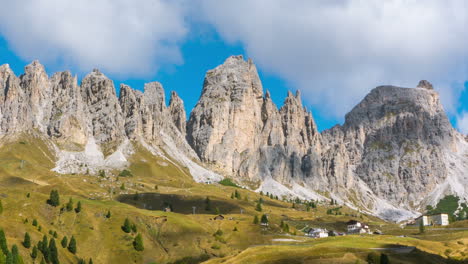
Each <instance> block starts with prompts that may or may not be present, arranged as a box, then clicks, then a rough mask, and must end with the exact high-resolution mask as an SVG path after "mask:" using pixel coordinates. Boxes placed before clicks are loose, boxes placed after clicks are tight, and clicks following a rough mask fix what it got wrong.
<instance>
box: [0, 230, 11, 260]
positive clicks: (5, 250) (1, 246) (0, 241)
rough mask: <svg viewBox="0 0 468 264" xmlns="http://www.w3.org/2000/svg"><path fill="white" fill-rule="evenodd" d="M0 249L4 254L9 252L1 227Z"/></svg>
mask: <svg viewBox="0 0 468 264" xmlns="http://www.w3.org/2000/svg"><path fill="white" fill-rule="evenodd" d="M0 249H1V250H2V252H3V254H4V255H5V256H6V255H7V253H8V252H9V250H8V244H7V241H6V237H5V232H4V231H3V229H1V228H0Z"/></svg>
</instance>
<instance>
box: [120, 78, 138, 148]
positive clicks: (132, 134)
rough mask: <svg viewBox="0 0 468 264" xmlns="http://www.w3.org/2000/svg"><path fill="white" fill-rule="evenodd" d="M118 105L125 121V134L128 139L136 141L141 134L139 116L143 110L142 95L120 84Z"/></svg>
mask: <svg viewBox="0 0 468 264" xmlns="http://www.w3.org/2000/svg"><path fill="white" fill-rule="evenodd" d="M119 103H120V108H121V109H122V115H123V118H124V120H125V125H124V127H125V133H126V135H127V136H128V137H129V138H130V139H136V138H137V137H138V136H141V135H142V134H143V124H142V116H141V114H142V111H143V110H144V109H143V108H144V100H143V94H142V93H141V92H140V91H137V90H133V89H132V88H130V86H128V85H125V84H121V85H120V95H119Z"/></svg>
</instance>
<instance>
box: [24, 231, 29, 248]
mask: <svg viewBox="0 0 468 264" xmlns="http://www.w3.org/2000/svg"><path fill="white" fill-rule="evenodd" d="M23 246H24V247H25V248H30V247H31V237H30V236H29V233H28V232H26V234H24V240H23Z"/></svg>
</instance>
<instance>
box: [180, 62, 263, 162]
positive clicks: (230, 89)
mask: <svg viewBox="0 0 468 264" xmlns="http://www.w3.org/2000/svg"><path fill="white" fill-rule="evenodd" d="M262 103H263V90H262V86H261V83H260V80H259V77H258V73H257V70H256V68H255V65H254V64H253V63H252V61H244V59H243V57H242V56H231V57H229V58H228V59H226V61H225V62H224V64H222V65H220V66H218V67H216V68H215V69H213V70H210V71H208V72H207V73H206V76H205V81H204V85H203V90H202V95H201V97H200V100H199V101H198V103H197V105H196V106H195V108H194V109H193V111H192V113H191V115H190V119H189V122H188V125H187V138H188V141H189V143H190V144H191V145H192V147H193V148H194V149H195V151H196V152H197V153H198V155H199V157H200V158H201V159H202V160H204V161H207V162H217V163H219V165H220V166H222V167H224V169H225V170H226V171H235V169H236V168H237V167H238V166H239V162H240V159H239V156H240V153H242V152H244V151H245V150H247V149H250V148H251V147H252V146H256V145H258V142H256V135H258V133H259V131H260V130H261V128H262V126H263V122H262V120H261V107H262ZM220 157H224V161H221V158H220Z"/></svg>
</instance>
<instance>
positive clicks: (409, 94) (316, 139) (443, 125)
mask: <svg viewBox="0 0 468 264" xmlns="http://www.w3.org/2000/svg"><path fill="white" fill-rule="evenodd" d="M24 133H29V134H32V135H35V136H37V137H40V138H43V139H44V140H45V142H46V145H47V146H48V148H49V151H50V152H51V153H53V155H55V157H54V160H53V162H54V163H55V166H54V167H53V170H54V171H55V172H58V173H61V174H74V173H81V174H91V175H96V174H98V172H99V171H100V170H105V171H115V170H122V169H123V168H128V167H131V166H132V165H133V164H134V163H135V160H133V159H132V157H133V156H135V155H138V154H139V153H140V152H141V151H143V150H144V151H147V152H149V153H151V154H152V155H154V156H156V157H159V158H161V159H163V160H165V161H164V162H166V163H171V164H173V165H174V166H175V167H177V168H179V169H180V170H187V171H188V173H189V174H190V175H191V176H192V178H193V179H194V180H195V181H197V182H205V183H212V182H214V181H219V180H221V179H222V178H223V177H230V178H232V179H234V180H235V181H236V182H237V183H239V184H241V185H243V186H246V187H248V188H250V189H252V190H256V191H258V192H260V191H263V192H269V193H273V194H275V195H279V196H284V197H285V198H291V197H299V198H301V199H305V200H310V199H314V200H315V199H319V200H326V199H329V198H333V199H335V200H338V201H340V202H344V203H347V204H348V205H349V206H352V207H355V208H360V209H363V210H366V211H368V212H370V213H373V214H376V215H379V216H381V217H384V218H386V219H392V220H402V219H406V218H409V217H412V216H415V215H416V214H417V211H420V210H422V209H423V208H425V205H427V204H432V205H434V204H435V203H437V201H438V200H440V199H441V198H443V197H444V196H445V195H448V194H456V195H457V196H459V197H460V198H461V199H462V200H467V199H468V190H467V189H466V188H467V187H466V186H468V175H467V173H468V164H467V163H468V156H467V155H468V147H467V145H468V144H467V142H466V140H465V138H464V137H463V136H462V135H460V134H459V133H458V132H456V131H455V130H454V129H453V128H452V126H451V124H450V122H449V121H448V119H447V117H446V114H445V112H444V110H443V108H442V106H441V104H440V100H439V96H438V94H437V92H436V91H435V90H433V88H432V85H430V84H429V83H428V82H427V81H422V82H421V83H420V84H419V85H418V87H417V88H401V87H394V86H380V87H377V88H375V89H373V90H372V91H371V92H370V93H369V94H368V95H367V96H366V97H365V98H364V99H363V100H362V101H361V102H360V103H359V104H358V105H357V106H356V107H355V108H354V109H353V110H352V111H351V112H350V113H348V114H347V115H346V121H345V123H344V124H343V125H341V126H340V125H338V126H335V127H333V128H332V129H329V130H326V131H324V132H322V133H319V132H318V130H317V126H316V124H315V121H314V119H313V116H312V113H311V112H310V111H308V110H307V109H306V108H304V106H303V105H302V102H301V96H300V93H299V92H297V93H296V94H295V95H293V94H292V93H290V92H289V93H288V95H287V97H286V98H285V101H284V104H283V106H282V107H281V108H279V109H278V107H277V106H276V105H275V104H274V103H273V101H272V100H271V97H270V94H269V92H268V91H266V92H265V93H264V90H263V87H262V84H261V81H260V79H259V77H258V73H257V70H256V67H255V65H254V64H253V62H252V61H251V60H248V61H245V60H244V59H243V57H242V56H232V57H230V58H228V59H227V60H226V61H225V63H224V64H222V65H220V66H218V67H216V68H215V69H213V70H210V71H208V72H207V74H206V77H205V82H204V85H203V89H202V93H201V96H200V99H199V101H198V103H197V105H196V106H195V108H194V109H193V111H192V112H191V114H190V118H189V120H188V121H186V117H185V109H184V106H183V101H182V100H181V98H180V97H179V96H178V95H177V94H176V93H175V92H172V93H171V98H170V103H169V106H167V105H166V100H165V93H164V90H163V87H162V85H161V84H159V83H157V82H152V83H148V84H146V85H145V88H144V92H140V91H137V90H134V89H132V88H131V87H129V86H127V85H124V84H122V85H121V86H120V94H119V97H117V95H116V92H115V87H114V84H113V82H112V80H110V79H109V78H107V77H106V76H105V75H104V74H103V73H101V72H99V71H98V70H93V72H91V73H89V74H88V75H86V77H85V78H84V79H83V80H82V82H81V84H80V85H78V83H77V78H76V77H72V75H71V73H70V72H60V73H55V74H54V75H52V77H50V78H49V77H48V76H47V74H46V72H45V69H44V67H43V66H42V65H40V63H39V62H37V61H34V62H33V63H31V64H30V65H28V66H26V68H25V73H24V74H23V75H21V76H20V77H17V76H16V75H15V74H14V73H13V72H12V71H11V69H10V68H9V66H8V65H2V66H0V143H2V142H11V141H14V139H15V138H19V137H20V135H22V134H24Z"/></svg>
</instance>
